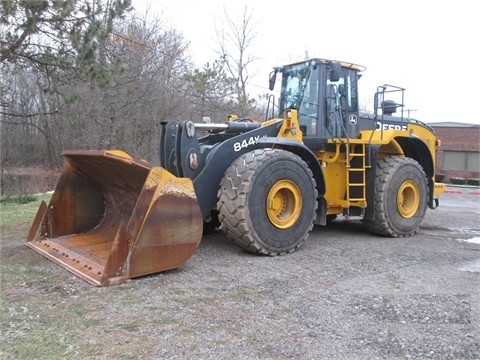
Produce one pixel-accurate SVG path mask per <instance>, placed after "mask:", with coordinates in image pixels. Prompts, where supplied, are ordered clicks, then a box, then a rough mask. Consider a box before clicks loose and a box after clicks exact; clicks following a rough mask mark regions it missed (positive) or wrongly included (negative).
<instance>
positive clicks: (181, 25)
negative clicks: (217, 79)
mask: <svg viewBox="0 0 480 360" xmlns="http://www.w3.org/2000/svg"><path fill="white" fill-rule="evenodd" d="M132 3H133V6H134V7H135V9H136V10H137V11H139V12H142V11H144V9H145V8H146V6H147V5H148V4H149V5H150V14H157V15H158V16H159V17H160V18H161V19H162V21H164V22H165V23H166V24H169V25H171V26H173V27H175V28H176V29H177V30H178V31H179V32H181V33H182V34H183V36H184V37H185V38H186V39H187V40H189V41H190V53H191V55H192V59H195V62H196V63H197V64H198V66H200V67H201V66H202V65H203V64H205V63H206V62H207V61H210V62H211V61H213V60H214V59H215V58H216V54H215V48H217V49H218V46H217V45H216V42H215V34H216V33H215V24H217V27H218V26H220V25H221V21H222V17H224V16H225V13H227V14H228V16H229V17H230V18H231V19H233V20H237V19H238V21H239V22H240V21H241V20H242V13H243V9H244V8H245V6H247V8H248V9H249V10H251V11H252V13H253V15H252V23H253V24H256V29H257V35H256V38H255V41H254V46H252V48H251V49H250V51H252V52H254V53H255V56H257V57H258V59H259V60H258V61H257V62H255V63H254V64H255V75H256V76H255V79H254V81H253V82H252V85H253V86H252V89H251V90H250V92H251V95H252V96H253V95H255V94H254V93H255V92H256V91H258V92H259V93H261V92H265V91H266V89H267V86H268V74H269V72H270V71H271V69H272V68H273V66H279V65H282V64H286V63H290V62H295V61H298V60H302V59H305V54H306V53H307V54H308V56H309V57H321V58H326V59H333V60H342V61H347V62H352V63H356V64H360V65H363V66H365V67H366V68H367V70H366V71H365V72H364V74H363V76H362V79H361V81H360V97H361V102H362V104H363V105H365V106H366V107H367V109H370V108H371V107H372V100H371V99H372V98H373V94H374V93H375V91H376V88H377V86H379V85H383V84H391V85H396V86H400V87H403V88H406V91H405V109H407V110H410V116H411V117H413V118H415V119H418V120H421V121H424V122H427V123H432V122H447V121H453V122H464V123H474V124H480V111H479V110H480V90H479V88H480V70H479V69H478V65H479V64H480V55H479V54H478V53H479V50H480V49H479V45H478V44H479V40H478V36H479V35H480V25H479V24H480V21H478V19H477V18H478V11H477V9H476V2H475V1H470V0H457V1H445V0H440V1H435V2H434V1H422V0H415V1H414V0H390V1H388V0H386V1H385V0H383V1H382V0H344V1H342V2H339V1H334V0H330V1H321V0H320V1H319V0H316V1H309V0H304V1H286V2H278V1H270V0H264V1H261V0H238V1H232V0H230V1H228V0H132Z"/></svg>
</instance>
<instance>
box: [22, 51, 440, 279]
mask: <svg viewBox="0 0 480 360" xmlns="http://www.w3.org/2000/svg"><path fill="white" fill-rule="evenodd" d="M364 71H365V68H364V67H362V66H360V65H356V64H353V63H348V62H342V61H333V60H327V59H321V58H314V59H310V60H305V61H301V62H297V63H293V64H289V65H285V66H281V67H275V68H274V69H273V71H272V73H271V74H270V79H269V85H270V86H269V88H270V90H275V89H279V94H280V95H279V98H278V99H276V98H275V96H273V95H271V97H270V99H269V102H268V106H267V115H266V116H265V119H262V120H261V121H255V120H251V119H246V118H238V117H235V116H229V117H227V121H226V122H224V123H203V122H202V123H194V122H192V121H181V122H164V123H162V124H161V128H162V129H161V139H160V149H159V157H160V160H159V166H154V165H153V164H149V163H147V162H145V161H142V160H138V159H133V158H132V157H130V156H129V155H128V154H126V153H125V152H122V151H112V150H95V151H93V150H73V151H64V152H63V153H62V154H63V157H64V159H65V168H64V170H63V172H62V174H61V177H60V179H59V181H58V184H57V186H56V189H55V191H54V193H53V195H52V198H51V200H50V202H49V204H46V203H45V202H44V203H42V204H41V206H40V208H39V210H38V213H37V216H36V218H35V219H34V222H33V224H32V227H31V229H30V232H29V234H28V238H27V246H29V247H30V248H31V249H33V250H35V251H37V252H39V253H40V254H42V255H44V256H45V257H47V258H48V259H50V260H52V261H54V262H56V263H57V264H59V265H61V266H62V267H64V268H66V269H67V270H69V271H70V272H72V273H74V274H76V275H77V276H79V277H80V278H82V279H84V280H86V281H87V282H89V283H91V284H93V285H96V286H104V285H113V284H120V283H124V282H126V281H129V280H131V279H133V278H137V277H140V276H144V275H148V274H153V273H158V272H161V271H166V270H169V269H174V268H176V267H178V266H181V265H182V264H184V263H185V262H186V261H187V260H188V259H189V258H190V257H191V256H192V255H193V254H194V253H195V251H196V249H197V247H198V245H199V243H200V240H201V238H202V235H203V234H205V233H208V232H211V231H213V230H215V229H221V230H223V232H224V233H225V234H226V237H228V238H229V239H231V240H232V241H233V243H235V244H236V245H238V246H239V247H241V248H242V249H244V250H246V251H248V252H250V253H253V254H260V255H268V256H277V255H284V254H288V253H291V252H294V251H295V250H297V249H298V248H299V247H300V246H301V245H302V243H303V242H304V241H305V240H306V239H307V237H308V235H309V232H310V231H311V230H312V228H313V226H314V225H327V224H328V223H329V222H330V221H333V220H335V218H336V217H337V216H343V217H346V218H353V219H359V220H361V221H362V222H363V224H364V226H365V228H366V229H367V231H370V232H372V233H373V234H377V235H381V236H388V237H403V236H411V235H414V234H415V233H416V232H417V230H418V229H419V227H420V224H421V223H422V220H423V218H424V216H425V212H426V210H427V207H428V208H431V209H434V208H436V207H437V206H438V205H439V196H440V195H441V193H442V192H443V191H444V189H445V185H444V184H441V183H436V182H435V181H434V176H435V151H436V148H437V147H439V146H440V140H438V139H437V138H436V136H435V133H434V130H433V129H432V128H431V127H429V126H428V125H427V124H425V123H422V122H420V121H417V120H413V119H409V118H408V117H407V118H406V117H405V116H404V113H405V111H404V110H405V109H404V104H403V101H404V91H405V89H403V88H401V87H397V86H392V85H382V86H379V87H378V88H377V89H376V92H375V94H374V111H373V113H363V112H360V111H359V93H358V88H359V79H360V77H361V75H362V73H363V72H364ZM277 75H278V76H279V75H281V81H279V82H278V83H277Z"/></svg>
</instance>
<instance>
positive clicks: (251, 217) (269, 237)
mask: <svg viewBox="0 0 480 360" xmlns="http://www.w3.org/2000/svg"><path fill="white" fill-rule="evenodd" d="M317 206H318V204H317V189H316V183H315V179H314V178H313V174H312V172H311V170H310V169H309V168H308V166H307V164H306V163H305V162H304V161H303V160H302V159H301V158H300V157H299V156H297V155H295V154H293V153H290V152H288V151H284V150H278V149H258V150H254V151H251V152H249V153H246V154H244V155H242V156H240V157H239V158H238V159H237V160H235V161H234V162H233V163H232V165H231V166H230V167H229V168H228V170H227V171H226V173H225V176H224V178H223V179H222V182H221V185H220V189H219V191H218V203H217V209H218V211H219V219H220V222H221V223H222V228H223V231H224V232H225V233H226V234H227V237H228V238H230V239H231V240H233V242H234V243H235V244H237V245H238V246H240V247H241V248H243V249H245V250H247V251H249V252H251V253H256V254H262V255H269V256H277V255H284V254H287V253H291V252H293V251H295V250H296V249H297V248H298V247H300V246H301V245H302V243H303V242H304V241H305V240H306V239H307V237H308V234H309V232H310V230H311V229H312V227H313V220H314V219H315V214H316V209H317Z"/></svg>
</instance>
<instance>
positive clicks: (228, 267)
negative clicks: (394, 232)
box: [0, 193, 480, 360]
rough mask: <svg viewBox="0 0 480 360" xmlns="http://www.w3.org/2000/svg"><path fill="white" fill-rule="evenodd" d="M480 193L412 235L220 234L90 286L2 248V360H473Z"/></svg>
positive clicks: (465, 196) (351, 231)
mask: <svg viewBox="0 0 480 360" xmlns="http://www.w3.org/2000/svg"><path fill="white" fill-rule="evenodd" d="M479 200H480V195H472V194H469V193H462V194H456V193H447V194H444V196H443V198H442V200H441V206H440V208H438V209H436V210H433V211H432V210H429V211H428V213H427V217H426V219H425V221H424V223H423V226H422V228H421V230H420V232H419V234H417V235H416V236H414V237H410V238H401V239H391V238H382V237H376V236H372V235H371V234H368V233H366V232H365V231H364V230H363V228H362V227H361V226H360V224H359V223H357V222H355V221H351V222H347V221H345V220H344V219H339V220H337V221H335V222H334V223H333V224H332V225H331V226H329V227H327V228H324V227H318V228H315V229H314V231H313V232H312V234H311V237H310V238H309V240H308V241H307V242H306V243H305V245H304V246H303V247H302V248H301V249H300V250H299V251H298V252H296V253H294V254H291V255H288V256H283V257H276V258H269V257H259V256H253V255H250V254H247V253H244V252H243V251H241V250H240V249H238V248H237V247H235V246H234V245H232V244H231V243H229V242H228V241H227V240H226V239H225V237H224V236H223V235H222V234H221V233H217V234H213V235H209V236H206V237H204V239H203V240H202V243H201V245H200V248H199V249H198V251H197V252H196V253H195V255H194V256H193V257H192V258H191V259H190V261H188V262H187V264H185V265H184V266H183V267H181V268H179V269H177V270H174V271H170V272H167V273H162V274H159V275H154V276H149V277H145V278H140V279H137V280H135V281H132V282H131V283H128V284H124V285H118V286H112V287H105V288H96V287H93V286H91V285H88V284H87V283H85V282H84V281H83V280H81V279H79V278H77V277H75V276H73V275H71V274H70V273H68V272H67V271H65V270H64V269H62V268H60V267H59V266H57V265H55V264H53V263H52V262H50V261H48V260H46V259H45V258H43V257H41V256H40V255H38V254H37V253H35V252H33V251H31V250H30V249H28V248H26V246H25V245H24V241H25V236H26V233H27V231H28V227H27V226H26V225H22V226H21V228H20V227H19V228H18V230H17V235H18V238H15V235H14V234H11V233H7V234H4V238H2V257H1V260H2V307H3V308H4V311H3V312H4V314H3V315H2V319H1V321H2V323H1V330H2V333H1V337H2V339H1V340H2V350H1V352H0V355H2V356H1V357H2V358H5V359H33V358H38V359H65V358H72V357H74V356H75V357H77V358H81V359H455V360H458V359H480V243H479V237H480V208H479V202H480V201H479Z"/></svg>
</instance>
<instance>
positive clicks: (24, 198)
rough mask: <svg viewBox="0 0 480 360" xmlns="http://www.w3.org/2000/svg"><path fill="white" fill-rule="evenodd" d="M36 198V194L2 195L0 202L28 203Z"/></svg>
mask: <svg viewBox="0 0 480 360" xmlns="http://www.w3.org/2000/svg"><path fill="white" fill-rule="evenodd" d="M35 200H37V196H36V195H28V194H23V195H15V196H4V197H2V198H0V203H18V204H28V203H29V202H32V201H35Z"/></svg>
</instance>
